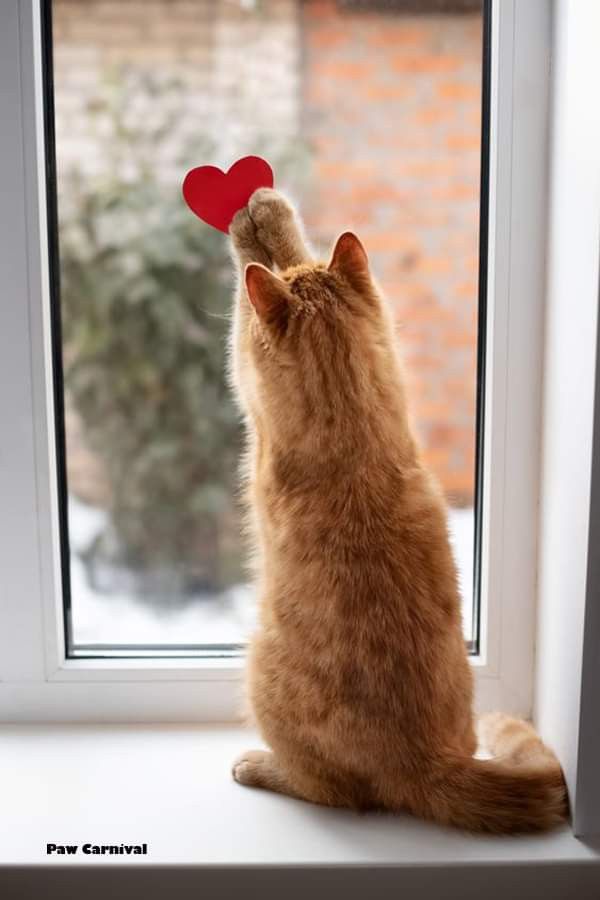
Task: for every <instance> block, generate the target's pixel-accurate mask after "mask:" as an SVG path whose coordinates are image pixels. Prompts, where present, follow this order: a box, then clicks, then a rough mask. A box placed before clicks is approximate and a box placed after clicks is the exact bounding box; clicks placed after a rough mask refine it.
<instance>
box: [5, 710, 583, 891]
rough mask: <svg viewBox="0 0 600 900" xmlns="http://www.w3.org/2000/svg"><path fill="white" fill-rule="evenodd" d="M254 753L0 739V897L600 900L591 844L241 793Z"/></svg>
mask: <svg viewBox="0 0 600 900" xmlns="http://www.w3.org/2000/svg"><path fill="white" fill-rule="evenodd" d="M253 745H254V746H256V739H255V738H254V736H253V735H252V734H249V733H248V732H246V731H244V730H243V729H241V728H239V727H238V728H236V727H230V726H210V727H209V726H188V725H186V726H183V725H181V726H173V725H164V726H158V725H154V726H146V725H144V726H139V725H138V726H121V725H77V726H75V725H43V726H33V725H32V726H22V725H5V726H2V727H1V728H0V796H1V797H2V808H1V816H2V819H3V822H4V827H3V829H2V831H3V832H4V834H3V838H2V841H1V843H0V866H2V868H1V869H0V884H2V885H4V884H11V883H14V884H15V886H16V885H17V884H18V885H19V887H20V888H21V889H23V888H24V887H25V885H27V886H29V885H30V888H31V891H32V893H31V896H35V895H36V894H37V891H35V887H36V886H37V887H38V888H39V887H40V886H41V885H42V883H43V884H44V885H45V887H46V889H47V890H50V893H47V892H46V893H45V896H54V894H53V893H52V886H54V887H55V889H56V891H57V896H58V893H59V892H60V891H61V890H63V889H64V888H65V887H71V886H80V885H81V886H82V887H83V886H85V892H86V896H87V897H94V896H96V894H94V893H93V891H94V890H98V896H101V894H104V892H105V891H106V890H108V889H109V888H112V887H113V886H119V885H125V884H127V885H130V886H131V887H140V888H141V887H142V886H143V887H144V891H145V896H146V897H147V898H151V897H153V896H154V895H155V893H154V892H156V896H164V890H165V884H166V885H168V886H169V890H170V891H171V892H172V890H173V887H174V884H176V885H177V889H178V890H179V891H180V893H179V894H178V895H177V896H178V898H179V897H185V896H187V894H186V889H189V890H190V891H192V890H193V888H194V886H195V890H196V891H197V890H198V888H200V889H201V890H202V894H203V896H218V894H219V893H220V892H221V891H223V895H224V896H228V895H229V894H228V893H227V892H226V891H225V890H224V888H225V886H227V887H228V888H230V889H231V890H233V889H234V887H235V885H237V883H238V882H237V881H236V879H242V881H243V884H244V885H245V886H246V888H247V886H248V883H249V882H252V879H255V881H256V887H257V888H258V887H260V889H261V890H262V891H263V896H264V897H265V898H267V897H269V896H271V893H270V888H271V889H272V891H273V896H276V895H278V896H280V895H281V889H282V886H283V887H285V891H286V895H287V897H288V898H289V897H290V896H295V894H293V893H291V894H290V888H293V889H294V890H295V889H298V890H300V888H301V887H302V890H306V889H309V888H310V887H311V886H313V884H315V885H316V884H325V881H324V879H325V880H328V883H330V886H331V889H332V890H334V888H336V887H339V888H340V889H342V887H343V889H344V891H345V895H346V896H347V897H351V896H354V894H353V893H352V891H353V890H356V891H357V892H358V893H357V896H359V895H364V890H365V887H366V885H365V884H364V883H363V878H365V877H366V876H367V874H368V885H369V888H368V889H369V893H370V894H373V891H374V890H377V889H378V888H377V886H378V884H380V885H381V890H382V891H384V895H385V889H386V886H389V887H390V889H391V887H392V886H394V885H395V886H396V888H397V887H400V886H402V887H411V888H413V889H415V890H417V889H424V888H427V890H428V891H434V890H435V888H436V886H437V885H438V883H439V886H440V889H442V890H443V892H444V893H443V895H444V896H454V894H451V895H450V894H448V890H449V888H450V887H451V886H455V888H453V889H456V891H457V896H461V897H463V898H466V897H470V896H471V890H472V892H473V896H476V895H477V896H480V891H481V889H482V888H483V887H484V886H485V890H486V900H491V898H492V897H494V896H496V894H495V893H494V891H495V890H496V889H497V890H498V891H500V890H502V891H505V890H506V888H507V887H510V888H511V890H512V893H513V898H514V897H517V896H527V897H534V896H537V889H538V888H539V887H540V886H541V885H542V883H543V886H544V894H543V895H544V897H545V898H551V897H554V896H556V897H559V896H561V897H564V896H566V895H567V892H568V891H570V890H571V889H572V888H573V886H574V885H575V884H576V885H577V889H578V893H577V897H578V900H581V898H585V897H588V896H589V897H598V896H599V895H600V841H599V842H598V843H590V842H585V843H584V842H582V841H579V840H576V839H575V838H574V837H573V835H572V833H571V831H570V830H569V829H567V828H565V829H562V830H559V831H556V832H554V833H551V834H548V835H542V836H535V837H519V838H494V837H479V836H472V835H467V834H463V833H461V832H458V831H453V830H448V829H443V828H438V827H435V826H433V825H430V824H427V823H424V822H420V821H417V820H415V819H413V818H412V817H410V816H384V815H363V816H359V815H356V814H354V813H351V812H348V811H341V810H332V809H324V808H318V807H315V806H311V805H309V804H305V803H300V802H297V801H294V800H291V799H289V798H287V797H282V796H277V795H274V794H268V793H265V792H262V791H255V790H251V789H248V788H242V787H239V786H238V785H236V784H234V782H233V781H232V780H231V777H230V765H231V762H232V760H233V759H234V757H235V756H236V755H237V754H238V753H239V752H241V751H242V750H243V749H245V748H247V747H249V746H253ZM48 842H53V843H56V844H78V845H79V851H78V854H77V856H76V857H65V856H62V857H60V856H47V855H46V844H47V843H48ZM85 842H92V843H94V844H120V843H127V844H132V843H134V844H135V843H146V844H147V845H148V855H147V856H137V857H131V856H125V857H124V856H112V857H110V856H103V857H99V856H84V855H83V854H82V850H81V848H82V845H83V844H84V843H85ZM99 864H100V865H101V868H100V869H95V870H94V873H93V874H92V873H91V872H89V871H86V870H87V869H89V867H90V865H91V866H97V865H99ZM296 869H297V870H298V871H296V872H294V876H293V880H292V877H291V874H292V873H291V871H290V870H296ZM317 876H318V877H317ZM163 878H164V879H166V881H165V882H163V881H162V880H161V879H163ZM311 878H312V879H315V878H317V881H314V882H311V880H310V879H311ZM145 879H148V883H146V881H145ZM286 879H287V881H286ZM344 879H346V881H347V883H346V882H344ZM343 882H344V883H343ZM209 887H210V889H209ZM588 889H589V891H590V893H586V891H587V890H588ZM490 890H492V893H490ZM90 891H92V893H90ZM519 891H523V892H524V893H522V894H521V893H519ZM532 891H533V892H532ZM553 891H557V893H554V892H553ZM3 893H4V892H3ZM28 895H29V894H27V893H24V894H23V896H28ZM433 895H434V896H435V893H434V894H433ZM8 896H13V894H10V892H9V894H8ZM196 896H197V894H196Z"/></svg>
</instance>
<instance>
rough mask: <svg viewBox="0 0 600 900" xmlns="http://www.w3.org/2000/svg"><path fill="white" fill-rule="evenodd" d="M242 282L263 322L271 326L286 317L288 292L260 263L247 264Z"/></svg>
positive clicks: (285, 286)
mask: <svg viewBox="0 0 600 900" xmlns="http://www.w3.org/2000/svg"><path fill="white" fill-rule="evenodd" d="M244 282H245V284H246V293H247V294H248V299H249V300H250V303H251V304H252V306H253V307H254V309H255V310H256V312H257V314H258V316H259V317H260V318H261V319H263V321H265V322H267V323H268V324H272V323H275V322H277V321H281V320H282V318H283V317H284V316H285V315H287V311H288V308H289V300H290V292H289V289H288V286H287V284H286V283H285V281H283V280H282V279H281V278H279V276H278V275H275V274H274V273H273V272H271V270H270V269H267V267H266V266H263V265H262V264H261V263H248V265H247V266H246V270H245V272H244Z"/></svg>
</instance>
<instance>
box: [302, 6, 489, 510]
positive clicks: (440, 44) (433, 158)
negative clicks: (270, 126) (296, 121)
mask: <svg viewBox="0 0 600 900" xmlns="http://www.w3.org/2000/svg"><path fill="white" fill-rule="evenodd" d="M302 21H303V32H304V42H305V43H304V45H305V54H304V131H305V133H307V134H308V135H309V137H310V139H311V140H312V141H313V142H314V143H315V145H316V147H317V149H318V152H317V154H316V162H315V174H314V178H315V180H316V187H315V189H314V191H313V196H314V197H315V200H314V202H310V200H309V202H308V205H307V209H306V218H307V223H308V226H309V229H310V231H311V232H312V233H313V234H317V235H318V236H319V238H320V239H321V241H322V242H323V243H324V244H325V245H328V244H329V243H330V242H331V241H332V240H333V239H334V237H335V235H336V234H339V232H340V231H341V230H343V229H344V227H346V226H348V227H351V228H353V229H354V230H356V231H357V233H358V234H359V235H360V237H361V238H362V239H363V240H364V243H365V246H366V248H367V250H368V252H369V255H370V257H371V260H372V264H373V266H374V269H375V271H376V273H377V276H378V278H379V280H380V283H381V285H382V287H383V289H384V291H385V292H386V294H387V296H388V297H389V298H390V300H391V301H392V302H393V305H394V311H395V317H396V321H397V323H398V335H399V339H400V342H401V346H402V348H403V352H404V356H405V359H406V368H407V375H408V378H409V380H410V397H411V405H412V410H413V414H414V418H415V423H416V426H417V429H418V431H419V434H420V436H421V439H422V441H423V443H424V446H425V450H426V457H427V460H428V461H429V463H430V465H431V466H432V467H433V469H434V470H435V471H436V472H437V474H438V475H439V476H440V478H441V480H442V483H443V485H444V487H445V489H446V491H447V492H448V494H449V495H450V497H451V499H452V500H453V502H454V503H457V504H469V503H471V502H472V497H473V472H474V416H475V383H476V382H475V378H476V337H477V266H478V219H479V209H478V204H479V150H480V134H479V131H480V81H481V17H480V15H479V14H471V15H456V16H450V15H442V16H440V15H430V16H408V15H391V14H388V15H386V14H384V13H368V12H344V11H343V10H342V9H340V6H339V4H336V3H335V2H333V0H310V2H307V3H305V4H303V19H302Z"/></svg>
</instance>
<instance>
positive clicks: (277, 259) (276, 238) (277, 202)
mask: <svg viewBox="0 0 600 900" xmlns="http://www.w3.org/2000/svg"><path fill="white" fill-rule="evenodd" d="M248 209H249V212H250V218H251V219H252V221H253V222H254V224H255V226H256V236H257V238H258V240H259V241H260V243H261V244H262V246H263V247H265V249H266V250H267V252H268V253H269V256H270V257H271V259H272V260H273V262H274V263H275V264H276V266H277V267H278V268H279V269H281V270H282V271H283V270H284V269H288V268H289V267H290V266H298V265H301V264H302V263H311V262H312V255H311V252H310V250H309V248H308V246H307V244H306V241H305V239H304V235H303V232H302V225H301V222H300V220H299V218H298V215H297V213H296V211H295V210H294V208H293V206H292V205H291V204H290V203H289V202H288V200H286V198H285V197H284V196H283V195H282V194H280V193H279V192H278V191H274V190H273V189H272V188H259V189H258V190H257V191H255V192H254V193H253V194H252V196H251V197H250V202H249V204H248Z"/></svg>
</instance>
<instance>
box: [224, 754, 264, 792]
mask: <svg viewBox="0 0 600 900" xmlns="http://www.w3.org/2000/svg"><path fill="white" fill-rule="evenodd" d="M268 756H269V754H268V753H266V752H265V751H264V750H246V752H245V753H242V755H241V756H238V758H237V759H236V760H235V762H234V764H233V766H232V767H231V774H232V775H233V778H234V781H237V783H238V784H246V785H251V786H256V785H259V784H262V779H261V777H260V775H261V770H262V768H263V767H264V764H265V760H266V759H267V758H268Z"/></svg>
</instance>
